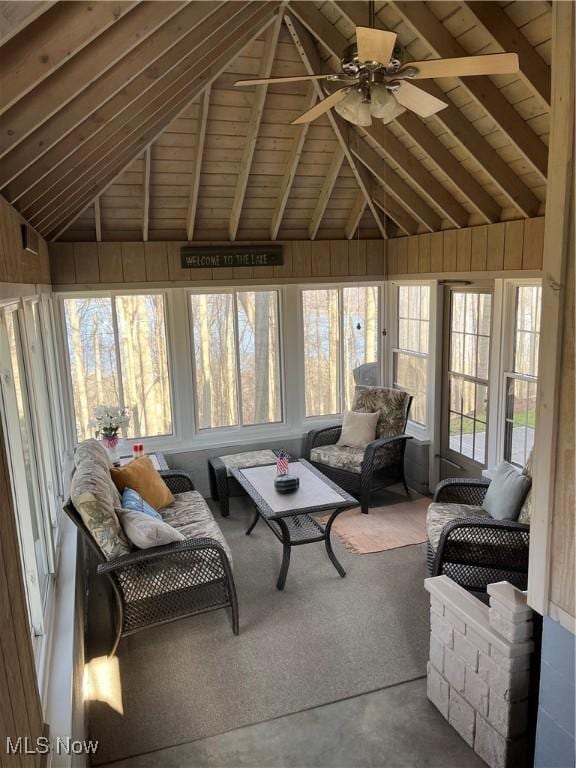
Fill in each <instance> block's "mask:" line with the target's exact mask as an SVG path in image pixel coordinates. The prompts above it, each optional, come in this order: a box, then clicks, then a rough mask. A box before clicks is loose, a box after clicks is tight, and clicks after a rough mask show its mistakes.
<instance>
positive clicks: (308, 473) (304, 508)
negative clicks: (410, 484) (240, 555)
mask: <svg viewBox="0 0 576 768" xmlns="http://www.w3.org/2000/svg"><path fill="white" fill-rule="evenodd" d="M289 466H290V469H289V472H290V475H295V476H297V477H299V478H300V487H299V488H298V490H297V491H295V492H294V493H289V494H282V493H278V491H277V490H276V489H275V488H274V478H275V477H276V466H275V465H274V464H272V465H267V466H263V467H245V468H243V469H233V470H232V474H233V476H234V477H235V478H236V480H237V481H238V482H239V483H240V485H241V486H242V488H243V489H244V490H245V491H246V493H247V494H248V496H250V498H251V499H252V501H253V502H254V505H255V507H256V513H255V515H254V519H253V520H252V522H251V524H250V526H249V528H248V530H247V531H246V535H247V536H249V535H250V534H251V533H252V531H253V530H254V526H255V525H256V523H257V522H258V520H259V519H260V518H262V520H264V522H265V523H266V525H267V526H268V527H269V528H270V530H271V531H272V532H273V533H274V535H275V536H276V538H277V539H279V540H280V541H281V542H282V548H283V554H282V565H281V567H280V573H279V575H278V581H277V582H276V587H277V588H278V589H284V585H285V583H286V576H287V574H288V566H289V565H290V551H291V549H292V547H294V546H298V545H300V544H311V543H313V542H316V541H323V542H324V544H325V546H326V552H327V553H328V557H329V558H330V560H331V561H332V564H333V565H334V567H335V568H336V570H337V571H338V573H339V574H340V576H342V577H344V576H346V571H345V570H344V568H342V566H341V565H340V563H339V562H338V560H337V558H336V555H335V554H334V552H333V550H332V544H331V542H330V531H331V529H332V524H333V522H334V520H335V519H336V517H337V515H339V514H340V512H343V511H344V510H345V509H349V508H350V507H355V506H357V504H358V502H357V501H356V499H355V498H354V497H353V496H350V494H349V493H346V491H344V490H342V488H339V487H338V486H337V485H336V483H333V482H332V481H331V480H329V479H328V478H327V477H325V476H324V475H323V474H322V473H321V472H320V471H319V470H317V469H316V467H313V466H312V465H311V464H309V463H308V462H307V461H305V460H304V459H300V460H299V461H292V462H290V465H289ZM329 510H333V512H332V514H331V515H330V517H329V519H328V522H327V523H326V525H325V526H323V525H321V524H320V523H319V522H317V521H316V520H315V519H314V518H313V517H311V513H313V512H327V511H329Z"/></svg>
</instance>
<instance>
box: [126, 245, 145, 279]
mask: <svg viewBox="0 0 576 768" xmlns="http://www.w3.org/2000/svg"><path fill="white" fill-rule="evenodd" d="M122 271H123V272H124V282H125V283H141V282H144V281H145V280H146V259H145V257H144V243H122Z"/></svg>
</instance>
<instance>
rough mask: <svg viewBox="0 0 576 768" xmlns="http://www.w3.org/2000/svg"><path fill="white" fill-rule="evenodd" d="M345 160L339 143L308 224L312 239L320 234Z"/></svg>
mask: <svg viewBox="0 0 576 768" xmlns="http://www.w3.org/2000/svg"><path fill="white" fill-rule="evenodd" d="M343 162H344V150H343V149H342V147H341V146H340V145H338V146H337V147H336V151H335V152H334V156H333V157H332V162H331V163H330V166H329V168H328V171H327V173H326V176H325V177H324V184H322V189H321V190H320V194H319V195H318V199H317V200H316V206H315V208H314V210H313V211H312V217H311V219H310V224H309V225H308V237H309V238H310V240H315V239H316V235H317V234H318V230H319V229H320V224H322V219H323V217H324V214H325V212H326V208H327V207H328V203H329V202H330V198H331V197H332V192H333V191H334V185H335V184H336V180H337V178H338V174H339V173H340V170H341V168H342V163H343Z"/></svg>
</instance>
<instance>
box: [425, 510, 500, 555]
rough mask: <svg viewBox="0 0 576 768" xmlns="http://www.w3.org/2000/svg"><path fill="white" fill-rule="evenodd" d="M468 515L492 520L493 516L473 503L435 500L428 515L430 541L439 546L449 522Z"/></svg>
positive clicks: (427, 527) (434, 545) (433, 545)
mask: <svg viewBox="0 0 576 768" xmlns="http://www.w3.org/2000/svg"><path fill="white" fill-rule="evenodd" d="M466 517H476V518H483V519H487V520H491V519H492V518H491V517H490V515H489V514H488V512H485V511H484V510H483V509H482V507H475V506H473V505H472V504H448V503H442V502H433V503H432V504H430V506H429V507H428V513H427V515H426V530H427V533H428V541H429V542H430V544H431V545H432V547H433V548H434V549H436V548H437V547H438V542H439V541H440V534H441V533H442V531H443V529H444V527H445V526H446V525H447V523H450V522H451V521H452V520H456V519H462V518H466Z"/></svg>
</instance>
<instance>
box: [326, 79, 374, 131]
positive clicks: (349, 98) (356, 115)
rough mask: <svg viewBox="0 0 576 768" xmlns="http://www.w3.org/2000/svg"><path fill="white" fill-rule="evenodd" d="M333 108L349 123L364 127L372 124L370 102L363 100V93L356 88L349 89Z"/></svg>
mask: <svg viewBox="0 0 576 768" xmlns="http://www.w3.org/2000/svg"><path fill="white" fill-rule="evenodd" d="M334 109H335V110H336V112H338V114H339V115H340V116H341V117H343V118H344V119H345V120H347V121H348V122H349V123H353V124H354V125H360V126H362V127H366V128H367V127H368V126H369V125H372V116H371V114H370V102H369V101H365V100H364V95H363V93H362V92H361V91H360V90H358V89H355V88H353V89H351V90H350V91H349V92H348V93H347V94H346V97H345V98H344V99H342V101H341V102H340V103H338V104H336V105H335V106H334Z"/></svg>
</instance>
